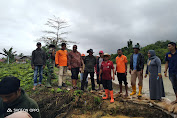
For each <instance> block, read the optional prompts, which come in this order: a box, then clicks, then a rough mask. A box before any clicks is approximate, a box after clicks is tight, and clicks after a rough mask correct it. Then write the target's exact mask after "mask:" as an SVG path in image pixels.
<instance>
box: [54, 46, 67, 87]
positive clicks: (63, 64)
mask: <svg viewBox="0 0 177 118" xmlns="http://www.w3.org/2000/svg"><path fill="white" fill-rule="evenodd" d="M67 55H68V52H67V50H66V43H62V44H61V49H60V50H58V51H57V52H56V55H55V64H56V65H57V68H59V76H58V88H62V86H63V87H66V84H65V82H66V73H67V59H68V58H67Z"/></svg>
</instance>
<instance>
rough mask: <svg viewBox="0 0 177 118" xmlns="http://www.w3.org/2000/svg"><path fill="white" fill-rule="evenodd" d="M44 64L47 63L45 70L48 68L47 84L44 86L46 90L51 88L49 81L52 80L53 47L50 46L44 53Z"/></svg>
mask: <svg viewBox="0 0 177 118" xmlns="http://www.w3.org/2000/svg"><path fill="white" fill-rule="evenodd" d="M46 63H47V68H48V73H47V75H48V77H47V82H46V86H47V87H48V88H50V87H52V86H51V79H52V78H54V73H53V72H54V64H55V45H53V44H50V45H49V49H48V50H47V52H46Z"/></svg>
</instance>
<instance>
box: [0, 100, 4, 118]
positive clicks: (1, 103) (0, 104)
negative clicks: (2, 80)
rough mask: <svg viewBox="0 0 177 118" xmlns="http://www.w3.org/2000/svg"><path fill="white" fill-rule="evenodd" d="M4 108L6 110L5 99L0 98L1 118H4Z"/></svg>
mask: <svg viewBox="0 0 177 118" xmlns="http://www.w3.org/2000/svg"><path fill="white" fill-rule="evenodd" d="M3 110H4V107H3V101H2V99H1V98H0V118H4V114H3Z"/></svg>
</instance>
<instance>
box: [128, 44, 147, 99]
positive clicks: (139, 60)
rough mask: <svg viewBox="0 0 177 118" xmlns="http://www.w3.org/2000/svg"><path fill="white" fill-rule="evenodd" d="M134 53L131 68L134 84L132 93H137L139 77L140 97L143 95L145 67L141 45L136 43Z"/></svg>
mask: <svg viewBox="0 0 177 118" xmlns="http://www.w3.org/2000/svg"><path fill="white" fill-rule="evenodd" d="M133 50H134V54H132V55H131V56H130V70H129V73H130V74H131V85H132V93H131V94H130V95H135V94H136V78H137V77H138V79H139V83H138V85H139V93H138V97H141V96H142V86H143V69H144V56H143V55H142V54H141V53H139V50H140V47H139V45H135V47H133Z"/></svg>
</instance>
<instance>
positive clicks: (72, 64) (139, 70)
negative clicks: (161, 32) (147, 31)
mask: <svg viewBox="0 0 177 118" xmlns="http://www.w3.org/2000/svg"><path fill="white" fill-rule="evenodd" d="M172 44H175V43H172ZM169 45H171V44H170V43H169ZM40 47H41V43H37V49H36V50H34V51H33V53H32V61H31V65H32V68H33V69H34V70H35V71H34V88H33V89H34V90H35V87H36V85H37V70H39V85H41V81H42V68H44V67H45V64H46V62H47V67H48V69H49V73H48V79H47V84H46V86H47V87H51V77H52V74H51V73H53V68H54V63H55V64H56V66H57V68H59V78H58V87H59V88H62V87H66V73H67V69H69V70H71V73H72V76H71V78H72V85H73V89H77V80H78V74H79V72H81V75H82V76H81V90H84V88H87V86H88V80H87V79H88V74H90V79H91V85H92V90H95V81H94V73H95V70H96V72H97V84H98V85H99V89H100V88H101V86H100V85H101V84H103V83H102V73H101V76H100V79H99V74H100V70H101V64H102V62H103V61H104V58H103V57H104V52H103V51H100V52H99V55H100V56H99V57H98V58H96V57H95V56H93V53H94V52H93V50H92V49H89V50H88V51H87V53H88V56H85V55H84V54H82V55H81V54H80V53H79V52H78V51H77V45H74V46H73V50H72V51H70V52H69V53H68V52H67V50H66V44H65V43H62V44H61V49H60V50H58V51H56V54H55V46H54V45H50V46H49V50H48V51H47V56H46V54H45V52H44V51H43V50H42V49H41V48H40ZM133 50H134V53H133V54H132V55H131V56H130V69H129V73H130V74H131V86H132V93H131V94H130V95H135V94H136V88H137V87H136V79H137V78H138V80H139V82H138V88H139V92H138V96H139V97H141V96H142V87H143V69H144V64H145V62H144V56H143V54H141V53H139V50H140V47H139V45H135V47H133ZM175 51H176V48H175ZM117 54H118V56H117V57H116V70H115V75H116V74H117V78H118V81H119V85H120V92H119V93H122V82H124V84H125V90H126V94H125V96H128V82H127V77H126V75H127V63H128V60H127V57H126V56H125V55H123V52H122V50H121V49H118V50H117ZM167 57H168V58H167ZM149 59H150V58H149ZM175 59H176V53H174V54H173V53H170V52H169V53H168V54H167V55H166V70H165V72H164V73H165V75H166V72H167V69H168V67H169V73H170V80H171V82H172V85H173V88H174V90H175V94H176V83H177V82H176V81H177V79H174V78H175V77H176V76H175V74H176V70H175V69H177V65H176V63H177V61H176V60H175ZM46 60H47V61H46ZM172 63H173V64H172ZM174 66H175V67H174ZM83 67H84V68H83ZM171 73H173V74H171ZM160 77H161V76H160ZM171 78H173V79H171Z"/></svg>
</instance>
